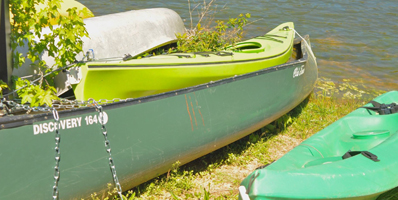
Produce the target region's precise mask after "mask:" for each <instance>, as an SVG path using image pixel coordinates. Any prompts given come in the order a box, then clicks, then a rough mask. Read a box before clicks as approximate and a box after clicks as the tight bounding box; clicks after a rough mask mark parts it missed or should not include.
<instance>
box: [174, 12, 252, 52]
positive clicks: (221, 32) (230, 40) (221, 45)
mask: <svg viewBox="0 0 398 200" xmlns="http://www.w3.org/2000/svg"><path fill="white" fill-rule="evenodd" d="M248 18H250V14H249V13H247V14H246V15H243V14H240V15H239V17H238V18H230V19H229V20H228V22H224V21H220V20H217V21H216V23H217V25H216V26H215V27H213V28H205V27H202V25H201V24H200V23H198V24H197V25H196V27H195V28H194V29H193V30H190V31H188V33H184V34H182V35H181V34H178V35H177V40H178V41H177V51H180V52H202V51H222V50H225V49H226V48H227V47H229V46H232V45H234V44H235V43H236V42H237V41H239V40H241V39H242V30H243V27H244V26H245V25H246V24H247V22H248V20H247V19H248Z"/></svg>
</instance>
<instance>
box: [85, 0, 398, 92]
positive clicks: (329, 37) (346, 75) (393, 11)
mask: <svg viewBox="0 0 398 200" xmlns="http://www.w3.org/2000/svg"><path fill="white" fill-rule="evenodd" d="M78 1H79V2H81V3H83V4H84V5H86V6H87V7H88V8H89V9H90V10H92V11H93V12H94V14H95V15H97V16H99V15H105V14H110V13H115V12H122V11H128V10H134V9H143V8H157V7H165V8H170V9H173V10H175V11H176V12H177V13H179V14H180V16H181V18H183V19H184V20H185V23H186V26H187V27H189V21H190V20H189V12H188V1H181V0H180V1H176V0H168V1H164V0H152V1H137V0H136V1H131V0H95V1H93V0H78ZM192 2H193V0H191V3H192ZM196 2H203V1H196ZM215 4H217V5H218V7H217V8H218V9H219V11H218V12H217V13H216V14H215V19H221V20H225V19H228V18H230V17H237V16H238V15H239V14H240V13H251V15H252V18H251V19H250V21H256V20H258V21H256V22H254V23H253V24H251V25H249V26H247V27H246V30H247V34H246V37H254V36H257V35H261V34H264V33H266V32H267V31H269V30H271V29H272V28H274V27H275V26H277V25H278V24H280V23H282V22H286V21H293V22H294V23H295V28H296V30H297V31H298V32H299V33H301V34H309V35H310V36H311V44H312V46H313V50H314V52H315V54H316V56H317V58H318V67H319V75H320V76H322V77H327V78H331V79H332V80H333V81H335V82H341V81H342V79H352V80H353V81H356V80H363V82H364V84H365V85H366V86H368V87H376V88H378V89H383V90H394V89H395V90H398V64H397V61H398V47H397V46H398V38H397V33H396V32H397V31H398V13H397V10H398V2H396V1H395V0H383V1H358V0H353V1H345V0H339V1H327V2H326V1H319V0H311V1H306V2H305V3H304V2H298V1H292V0H279V1H270V0H261V1H258V0H256V1H255V0H240V1H236V0H229V1H227V0H217V1H216V2H215ZM221 8H223V9H221Z"/></svg>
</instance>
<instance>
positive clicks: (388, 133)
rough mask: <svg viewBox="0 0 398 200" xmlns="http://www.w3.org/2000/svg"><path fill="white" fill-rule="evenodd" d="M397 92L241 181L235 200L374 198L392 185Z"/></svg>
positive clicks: (397, 178)
mask: <svg viewBox="0 0 398 200" xmlns="http://www.w3.org/2000/svg"><path fill="white" fill-rule="evenodd" d="M397 103H398V91H392V92H388V93H386V94H383V95H381V96H379V97H377V98H376V99H374V100H373V101H371V102H370V103H369V104H367V105H365V106H364V107H361V108H358V109H357V110H355V111H353V112H352V113H350V114H348V115H347V116H345V117H343V118H342V119H340V120H338V121H336V122H335V123H333V124H332V125H330V126H328V127H326V128H325V129H323V130H322V131H320V132H318V133H317V134H315V135H313V136H312V137H310V138H309V139H307V140H305V141H304V142H303V143H301V144H300V145H298V146H297V147H295V148H294V149H293V150H291V151H290V152H288V153H287V154H286V155H284V156H283V157H282V158H280V159H279V160H277V161H275V162H274V163H272V164H270V165H268V166H264V167H260V168H258V169H256V170H255V171H254V172H253V173H251V174H250V175H249V176H248V177H246V178H245V179H244V180H243V182H242V183H241V186H240V188H239V190H240V198H241V199H252V200H253V199H278V200H281V199H365V200H371V199H376V198H377V197H378V196H379V195H380V194H382V193H384V192H386V191H388V190H391V189H393V188H394V187H397V186H398V154H397V153H396V152H398V145H397V144H398V105H397Z"/></svg>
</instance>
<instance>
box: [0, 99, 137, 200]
mask: <svg viewBox="0 0 398 200" xmlns="http://www.w3.org/2000/svg"><path fill="white" fill-rule="evenodd" d="M128 100H131V98H128V99H120V98H115V99H112V100H107V99H101V100H99V101H98V102H96V101H95V100H94V99H89V100H88V101H80V100H67V99H60V100H58V101H53V106H52V107H49V106H44V107H40V106H38V107H30V106H29V105H27V104H24V105H22V104H20V103H17V102H15V101H11V100H1V103H6V104H7V105H8V106H9V107H11V108H13V109H17V110H18V109H23V110H26V111H34V112H50V111H52V113H53V117H54V122H55V126H54V128H55V167H54V186H53V195H52V196H53V200H57V199H58V198H59V190H58V182H59V179H60V170H59V162H60V160H61V151H60V142H61V134H60V132H59V129H58V124H59V115H58V111H57V110H60V109H73V108H80V107H89V106H95V108H96V110H97V111H98V117H99V122H100V125H101V131H102V134H103V136H104V140H105V148H106V152H108V155H109V167H110V170H111V173H112V178H113V182H114V183H115V186H116V189H117V193H118V194H119V197H120V199H121V200H123V195H122V186H121V185H120V183H119V179H118V177H117V175H116V167H115V163H114V161H113V158H112V153H111V145H110V141H109V139H108V132H107V130H106V127H105V119H104V116H105V115H104V112H103V109H102V106H101V105H100V104H108V103H115V102H125V101H128Z"/></svg>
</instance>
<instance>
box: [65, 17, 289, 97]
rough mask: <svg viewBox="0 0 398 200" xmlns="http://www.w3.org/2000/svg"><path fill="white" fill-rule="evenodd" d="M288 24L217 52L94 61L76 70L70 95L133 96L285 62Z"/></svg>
mask: <svg viewBox="0 0 398 200" xmlns="http://www.w3.org/2000/svg"><path fill="white" fill-rule="evenodd" d="M293 28H294V26H293V23H291V22H288V23H284V24H281V25H279V26H278V27H276V28H275V29H273V30H272V31H270V32H269V33H268V34H266V35H264V36H260V37H256V38H253V39H250V40H247V41H244V42H241V43H237V45H236V46H234V47H231V48H230V49H229V50H227V51H223V52H196V53H172V54H168V55H159V56H152V57H148V58H143V59H132V60H127V61H123V60H122V59H113V60H98V61H95V62H89V63H87V64H86V65H84V66H82V67H81V69H80V72H79V73H81V77H82V78H81V80H80V82H79V83H78V84H76V85H74V86H73V88H74V93H75V96H76V99H79V100H87V99H89V98H93V99H96V100H98V99H113V98H137V97H142V96H148V95H154V94H158V93H163V92H167V91H172V90H176V89H181V88H186V87H190V86H194V85H198V84H202V83H207V82H211V81H216V80H220V79H223V78H227V77H232V76H235V75H241V74H245V73H249V72H253V71H257V70H261V69H264V68H267V67H271V66H275V65H279V64H283V63H286V62H287V61H288V59H289V58H290V57H291V54H292V51H293V40H294V31H293Z"/></svg>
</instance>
